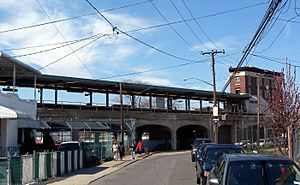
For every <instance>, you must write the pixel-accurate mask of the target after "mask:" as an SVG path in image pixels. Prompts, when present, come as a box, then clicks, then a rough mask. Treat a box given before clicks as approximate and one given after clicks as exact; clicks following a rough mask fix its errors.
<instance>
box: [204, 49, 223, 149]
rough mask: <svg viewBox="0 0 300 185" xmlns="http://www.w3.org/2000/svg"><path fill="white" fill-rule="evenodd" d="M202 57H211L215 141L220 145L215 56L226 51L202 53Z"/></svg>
mask: <svg viewBox="0 0 300 185" xmlns="http://www.w3.org/2000/svg"><path fill="white" fill-rule="evenodd" d="M201 53H202V55H207V54H208V55H211V72H212V81H213V122H214V123H213V134H214V137H213V140H214V142H215V143H218V125H217V124H218V118H217V117H218V107H217V104H216V103H217V102H216V101H217V95H216V78H215V55H216V54H218V53H225V50H222V51H218V50H211V51H208V52H201Z"/></svg>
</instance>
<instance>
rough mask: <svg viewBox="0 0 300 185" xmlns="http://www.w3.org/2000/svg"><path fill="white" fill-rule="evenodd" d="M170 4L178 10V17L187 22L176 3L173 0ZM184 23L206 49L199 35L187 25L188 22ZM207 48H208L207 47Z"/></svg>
mask: <svg viewBox="0 0 300 185" xmlns="http://www.w3.org/2000/svg"><path fill="white" fill-rule="evenodd" d="M170 2H171V3H172V5H173V7H174V8H175V9H176V11H177V13H178V15H179V16H180V17H181V19H182V20H185V18H184V16H183V15H182V14H181V13H180V11H179V9H178V8H177V6H176V5H175V3H174V2H173V0H170ZM184 23H185V24H186V26H187V27H188V28H189V30H190V31H191V32H192V33H193V35H194V37H195V38H196V39H197V40H198V41H199V42H200V43H201V44H202V45H203V46H204V47H206V45H205V43H204V42H203V41H202V40H201V39H200V38H199V37H198V35H197V34H196V33H195V31H194V30H193V29H192V28H191V26H190V25H189V24H188V23H187V21H184ZM206 48H207V47H206Z"/></svg>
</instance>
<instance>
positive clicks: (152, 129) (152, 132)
mask: <svg viewBox="0 0 300 185" xmlns="http://www.w3.org/2000/svg"><path fill="white" fill-rule="evenodd" d="M145 133H146V135H147V134H149V139H144V140H142V135H144V136H145ZM136 134H137V139H138V140H142V141H143V147H148V148H149V150H150V151H164V150H171V134H172V132H171V130H170V129H169V128H168V127H166V126H162V125H143V126H139V127H137V128H136Z"/></svg>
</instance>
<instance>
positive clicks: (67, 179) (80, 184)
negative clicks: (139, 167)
mask: <svg viewBox="0 0 300 185" xmlns="http://www.w3.org/2000/svg"><path fill="white" fill-rule="evenodd" d="M150 155H151V154H149V155H148V156H150ZM148 156H146V155H145V154H142V155H137V158H136V159H135V160H132V159H130V156H125V158H124V159H123V161H109V162H104V163H102V164H101V165H99V166H96V167H91V168H83V169H81V170H77V171H74V172H71V173H68V174H65V175H64V176H60V177H55V178H53V179H49V180H47V181H44V182H40V183H38V184H39V185H43V184H52V185H75V184H76V185H87V184H89V183H91V182H92V181H95V180H97V179H99V178H102V177H104V176H107V175H109V174H111V173H113V172H115V171H117V170H119V169H121V168H123V167H125V166H128V165H130V164H132V163H134V162H136V161H138V160H141V159H144V158H146V157H148Z"/></svg>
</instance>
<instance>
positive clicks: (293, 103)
mask: <svg viewBox="0 0 300 185" xmlns="http://www.w3.org/2000/svg"><path fill="white" fill-rule="evenodd" d="M290 68H291V66H290V65H287V71H286V74H284V69H282V72H281V75H277V76H274V86H273V87H271V88H270V89H269V96H268V98H267V103H268V114H267V116H266V127H267V128H268V129H269V130H271V133H270V134H271V135H272V139H273V140H274V146H275V147H276V148H277V149H278V150H279V151H280V152H281V153H282V154H284V155H287V154H291V151H289V147H288V143H289V142H288V139H289V138H290V137H289V136H291V138H290V141H291V142H295V141H296V139H297V137H296V136H298V129H299V121H300V114H299V113H300V112H299V111H300V99H299V92H298V87H296V85H295V80H296V70H295V69H294V74H293V75H292V74H291V73H290V71H291V70H290Z"/></svg>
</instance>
